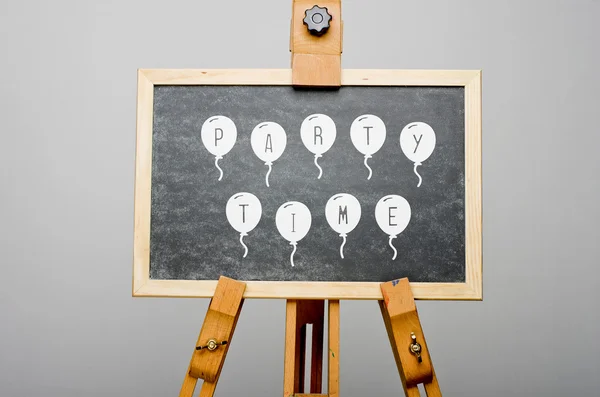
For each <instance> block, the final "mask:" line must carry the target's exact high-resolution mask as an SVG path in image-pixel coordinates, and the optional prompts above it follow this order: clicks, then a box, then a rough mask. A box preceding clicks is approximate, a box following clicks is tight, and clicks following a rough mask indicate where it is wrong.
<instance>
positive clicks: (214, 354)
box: [179, 277, 246, 397]
mask: <svg viewBox="0 0 600 397" xmlns="http://www.w3.org/2000/svg"><path fill="white" fill-rule="evenodd" d="M245 290H246V284H245V283H242V282H239V281H236V280H232V279H229V278H226V277H221V278H220V279H219V282H218V284H217V288H216V289H215V294H214V296H213V298H212V299H211V301H210V305H209V307H208V312H207V313H206V317H205V318H204V323H203V324H202V329H201V330H200V335H199V336H198V342H197V343H196V346H197V347H202V348H201V349H198V348H196V349H195V350H194V353H193V354H192V359H191V360H190V365H189V366H188V370H187V372H186V375H185V378H184V380H183V384H182V386H181V391H180V392H179V397H192V395H193V394H194V389H195V388H196V384H197V382H198V379H199V378H201V379H204V382H203V384H202V389H201V390H200V397H212V396H213V394H214V392H215V389H216V387H217V382H218V381H219V376H220V375H221V369H222V368H223V363H224V361H225V357H226V355H227V351H228V349H229V346H230V344H231V338H232V337H233V332H234V331H235V327H236V325H237V321H238V319H239V316H240V313H241V310H242V304H243V302H244V300H243V295H244V291H245ZM213 342H214V343H213Z"/></svg>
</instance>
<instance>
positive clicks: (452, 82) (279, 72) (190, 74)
mask: <svg viewBox="0 0 600 397" xmlns="http://www.w3.org/2000/svg"><path fill="white" fill-rule="evenodd" d="M139 73H141V74H142V75H143V76H144V77H145V78H146V79H147V80H149V81H150V82H151V83H152V84H154V85H292V70H291V69H140V71H139ZM479 76H481V73H480V71H478V70H397V69H344V70H342V85H350V86H360V85H368V86H462V87H464V86H466V85H467V84H469V83H471V82H473V79H475V78H478V77H479Z"/></svg>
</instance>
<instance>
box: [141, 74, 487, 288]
mask: <svg viewBox="0 0 600 397" xmlns="http://www.w3.org/2000/svg"><path fill="white" fill-rule="evenodd" d="M161 73H162V74H161ZM170 73H171V74H169V73H168V72H165V71H162V72H161V71H158V72H157V71H145V72H140V74H141V76H140V80H142V81H141V83H140V87H139V89H140V92H141V94H142V97H144V98H145V99H144V98H143V99H144V102H145V103H140V100H139V99H140V98H139V97H138V161H137V167H138V168H137V175H136V227H137V226H138V222H137V221H138V220H140V219H141V218H142V216H141V214H139V213H138V207H142V204H140V203H138V201H139V200H138V199H139V197H138V193H139V190H138V188H139V187H140V186H139V184H140V182H142V181H141V180H140V178H142V179H143V180H144V183H145V184H146V185H147V186H145V191H144V192H143V194H144V200H143V202H144V204H143V208H144V212H145V214H144V216H143V223H145V225H146V228H144V230H143V233H139V232H140V230H137V229H140V228H139V227H137V228H136V243H138V238H139V237H141V236H139V235H140V234H143V237H144V255H143V258H140V260H141V261H143V266H139V264H138V267H142V268H143V273H144V274H143V275H142V277H141V278H142V279H143V282H144V283H143V284H144V285H147V289H148V288H149V289H150V290H154V292H153V291H150V293H143V289H144V288H143V286H142V287H141V288H138V289H137V290H136V286H135V285H134V294H136V293H137V294H138V295H142V296H145V295H175V296H209V295H210V293H207V292H206V290H207V288H208V289H210V287H208V286H209V285H212V284H207V283H210V282H214V280H217V279H218V277H219V276H221V275H224V276H227V277H231V278H235V279H239V280H244V281H248V282H249V288H250V291H249V292H250V294H249V296H252V288H251V286H252V285H256V286H257V288H255V290H256V295H257V296H265V297H295V296H302V297H303V296H305V295H306V294H308V295H311V296H313V295H314V296H317V297H336V298H344V297H353V298H354V297H359V298H360V297H366V298H368V297H376V296H372V295H377V293H375V292H374V291H375V289H374V288H373V287H374V286H376V285H377V284H378V283H380V282H384V281H389V280H392V279H397V278H401V277H408V278H409V280H411V282H413V283H415V286H417V287H418V286H420V287H421V288H423V291H424V294H423V296H419V293H418V291H416V293H415V295H416V296H417V297H418V298H456V299H477V298H480V291H481V287H480V284H481V280H480V276H479V279H477V280H473V276H474V275H475V276H477V274H476V273H477V272H476V271H477V269H481V259H480V251H481V248H480V246H481V227H480V219H481V214H480V211H481V205H480V193H479V196H477V195H473V192H474V191H475V192H477V190H479V192H480V182H479V186H473V183H474V182H477V180H475V181H474V180H473V176H475V177H476V178H477V172H478V173H479V175H480V160H479V159H480V156H481V154H480V148H479V152H477V148H475V150H469V149H470V148H471V149H472V144H473V140H474V139H479V140H480V121H479V125H475V126H474V125H473V121H474V120H475V122H477V120H476V119H477V117H476V116H477V115H474V114H473V109H469V106H468V105H469V103H476V102H477V101H476V100H475V101H474V100H473V98H472V97H470V96H472V93H471V91H472V88H473V87H470V86H469V84H474V82H476V83H478V82H479V74H478V72H471V73H467V72H462V73H463V74H465V75H466V74H468V75H469V79H466V80H467V81H465V82H464V83H460V84H456V83H453V81H452V80H451V79H450V78H448V77H446V78H445V79H446V81H447V82H448V83H447V84H441V83H439V84H393V79H392V78H388V80H387V81H388V84H368V85H365V80H364V76H367V75H369V73H367V72H364V73H362V75H363V78H362V79H361V80H359V81H360V84H345V85H344V86H343V87H341V88H340V89H339V90H326V91H324V90H315V89H313V90H306V89H305V90H297V89H294V88H293V87H291V86H290V85H289V84H283V83H282V81H283V82H285V79H274V78H273V76H272V75H269V74H267V71H265V73H264V76H263V77H262V81H250V82H245V81H244V79H246V80H248V77H247V76H246V77H245V78H241V77H240V74H241V73H242V72H240V71H237V72H231V73H230V74H231V75H230V76H229V77H227V78H226V81H223V72H220V74H217V73H214V75H213V76H212V78H211V74H212V73H210V72H208V73H204V74H202V73H201V72H197V73H195V74H194V76H195V77H193V78H192V77H190V76H187V77H186V78H187V79H188V81H187V82H185V83H182V82H181V81H178V80H177V79H173V78H172V77H171V76H173V73H175V72H173V71H171V72H170ZM188 73H189V72H188ZM255 73H256V72H255ZM271 73H272V71H271ZM402 73H403V72H400V71H396V72H395V74H394V76H395V77H394V78H395V79H396V80H398V78H399V77H398V76H399V75H401V74H402ZM404 73H406V72H404ZM225 75H227V73H225ZM148 76H150V77H148ZM152 76H153V77H154V79H160V78H162V79H163V80H165V81H159V82H158V84H157V82H156V81H155V82H154V84H149V85H148V84H145V85H146V87H143V85H144V83H145V81H144V80H143V79H146V80H148V81H149V80H151V78H152ZM157 76H158V77H157ZM161 76H162V77H161ZM384 77H385V76H384ZM384 77H381V76H380V77H379V78H380V79H381V78H384ZM388 77H390V76H388ZM454 77H456V76H454ZM190 79H192V80H194V81H192V83H195V82H196V81H195V80H200V81H198V82H197V83H196V84H190V81H189V80H190ZM433 80H434V81H435V80H436V79H433ZM438 80H444V79H441V78H438ZM463 80H465V79H464V77H463ZM215 81H216V82H217V83H215ZM367 81H369V80H367ZM390 82H391V83H390ZM144 90H146V91H144ZM149 94H151V99H148V98H147V97H148V96H149ZM144 106H147V107H148V108H149V109H148V113H150V115H146V118H145V119H144V120H140V112H142V113H144ZM478 109H480V104H479V107H477V106H476V107H475V113H477V110H478ZM149 116H151V117H149ZM479 120H480V116H479ZM144 123H146V125H145V124H144ZM140 124H141V127H143V129H144V130H143V131H140ZM469 128H470V129H471V130H473V129H474V130H475V131H469ZM477 129H479V131H477ZM469 133H471V134H469ZM474 137H475V138H474ZM141 138H144V139H141ZM469 144H471V146H469ZM475 144H476V145H477V142H475ZM141 149H142V150H145V152H144V154H146V155H147V157H148V158H144V159H143V160H144V164H140V158H139V157H140V151H141ZM469 162H470V163H469ZM473 164H474V166H473ZM141 167H143V170H145V171H146V173H143V172H142V173H141V172H140V171H142V169H140V168H141ZM473 167H475V168H478V167H479V170H476V172H475V173H473V170H472V168H473ZM148 171H149V172H148ZM140 174H142V175H140ZM479 181H480V176H479ZM473 200H475V204H478V205H475V206H474V205H473V204H474V201H473ZM474 208H475V209H474ZM327 212H328V215H326V213H327ZM474 212H475V213H474ZM477 212H479V213H477ZM328 217H329V218H328ZM473 218H475V227H477V220H478V221H479V228H478V230H475V231H473V230H469V225H470V224H473V222H471V223H470V221H473ZM292 232H293V233H292ZM298 237H300V238H298ZM295 240H297V241H295ZM473 245H476V247H475V248H476V251H478V252H479V253H477V252H475V253H473V248H474V247H473ZM474 255H475V257H473V256H474ZM477 255H479V258H477V257H476V256H477ZM140 256H142V255H140ZM136 260H138V257H137V256H136ZM135 270H136V267H134V273H135ZM474 270H475V274H474ZM479 275H480V272H479ZM135 277H136V275H135V274H134V284H135V281H136V279H135ZM151 286H152V287H151ZM258 286H260V287H258ZM340 286H344V287H346V289H347V290H348V291H350V290H353V291H352V292H351V293H346V292H324V291H341V290H340V289H339V287H340ZM158 287H160V289H157V288H158ZM140 289H141V290H142V292H141V293H140ZM342 289H343V288H342ZM417 289H418V288H417ZM194 291H195V292H194ZM258 291H260V292H258ZM269 291H271V292H269ZM317 291H318V292H317ZM361 291H363V292H364V293H363V292H361ZM440 291H441V292H440ZM448 291H450V292H448ZM457 291H458V292H457ZM428 293H430V294H429V295H428ZM443 294H446V295H443Z"/></svg>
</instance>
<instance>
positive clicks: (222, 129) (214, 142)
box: [200, 116, 237, 181]
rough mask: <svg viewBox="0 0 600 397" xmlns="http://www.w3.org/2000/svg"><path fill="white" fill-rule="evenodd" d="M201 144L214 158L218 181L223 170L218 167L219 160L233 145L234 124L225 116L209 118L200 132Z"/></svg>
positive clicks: (235, 130)
mask: <svg viewBox="0 0 600 397" xmlns="http://www.w3.org/2000/svg"><path fill="white" fill-rule="evenodd" d="M200 136H201V137H202V143H203V144H204V146H205V147H206V149H207V150H208V151H209V152H210V153H211V154H213V155H214V156H215V167H217V169H218V170H219V173H220V175H219V181H220V180H221V179H223V170H222V169H221V167H219V160H220V159H222V158H223V156H224V155H226V154H227V153H229V151H230V150H231V149H232V148H233V145H235V141H236V139H237V128H236V127H235V123H234V122H233V121H232V120H231V119H230V118H229V117H225V116H213V117H209V118H208V119H207V120H206V121H205V122H204V124H202V130H201V132H200Z"/></svg>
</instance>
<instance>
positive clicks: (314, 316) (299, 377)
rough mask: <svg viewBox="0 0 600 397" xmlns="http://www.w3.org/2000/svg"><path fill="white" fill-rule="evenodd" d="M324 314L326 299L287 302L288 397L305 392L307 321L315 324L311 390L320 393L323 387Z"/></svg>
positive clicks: (286, 384) (285, 385)
mask: <svg viewBox="0 0 600 397" xmlns="http://www.w3.org/2000/svg"><path fill="white" fill-rule="evenodd" d="M324 315H325V301H318V300H288V301H287V302H286V328H285V359H284V369H283V371H284V377H283V395H284V397H289V396H292V395H297V394H299V393H300V394H302V393H304V379H305V378H304V376H305V369H304V368H305V364H306V329H307V327H306V325H307V324H312V325H313V330H312V345H311V346H312V349H311V350H312V354H311V371H310V393H312V394H316V395H318V394H320V393H321V391H322V383H323V382H322V372H323V328H324Z"/></svg>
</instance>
